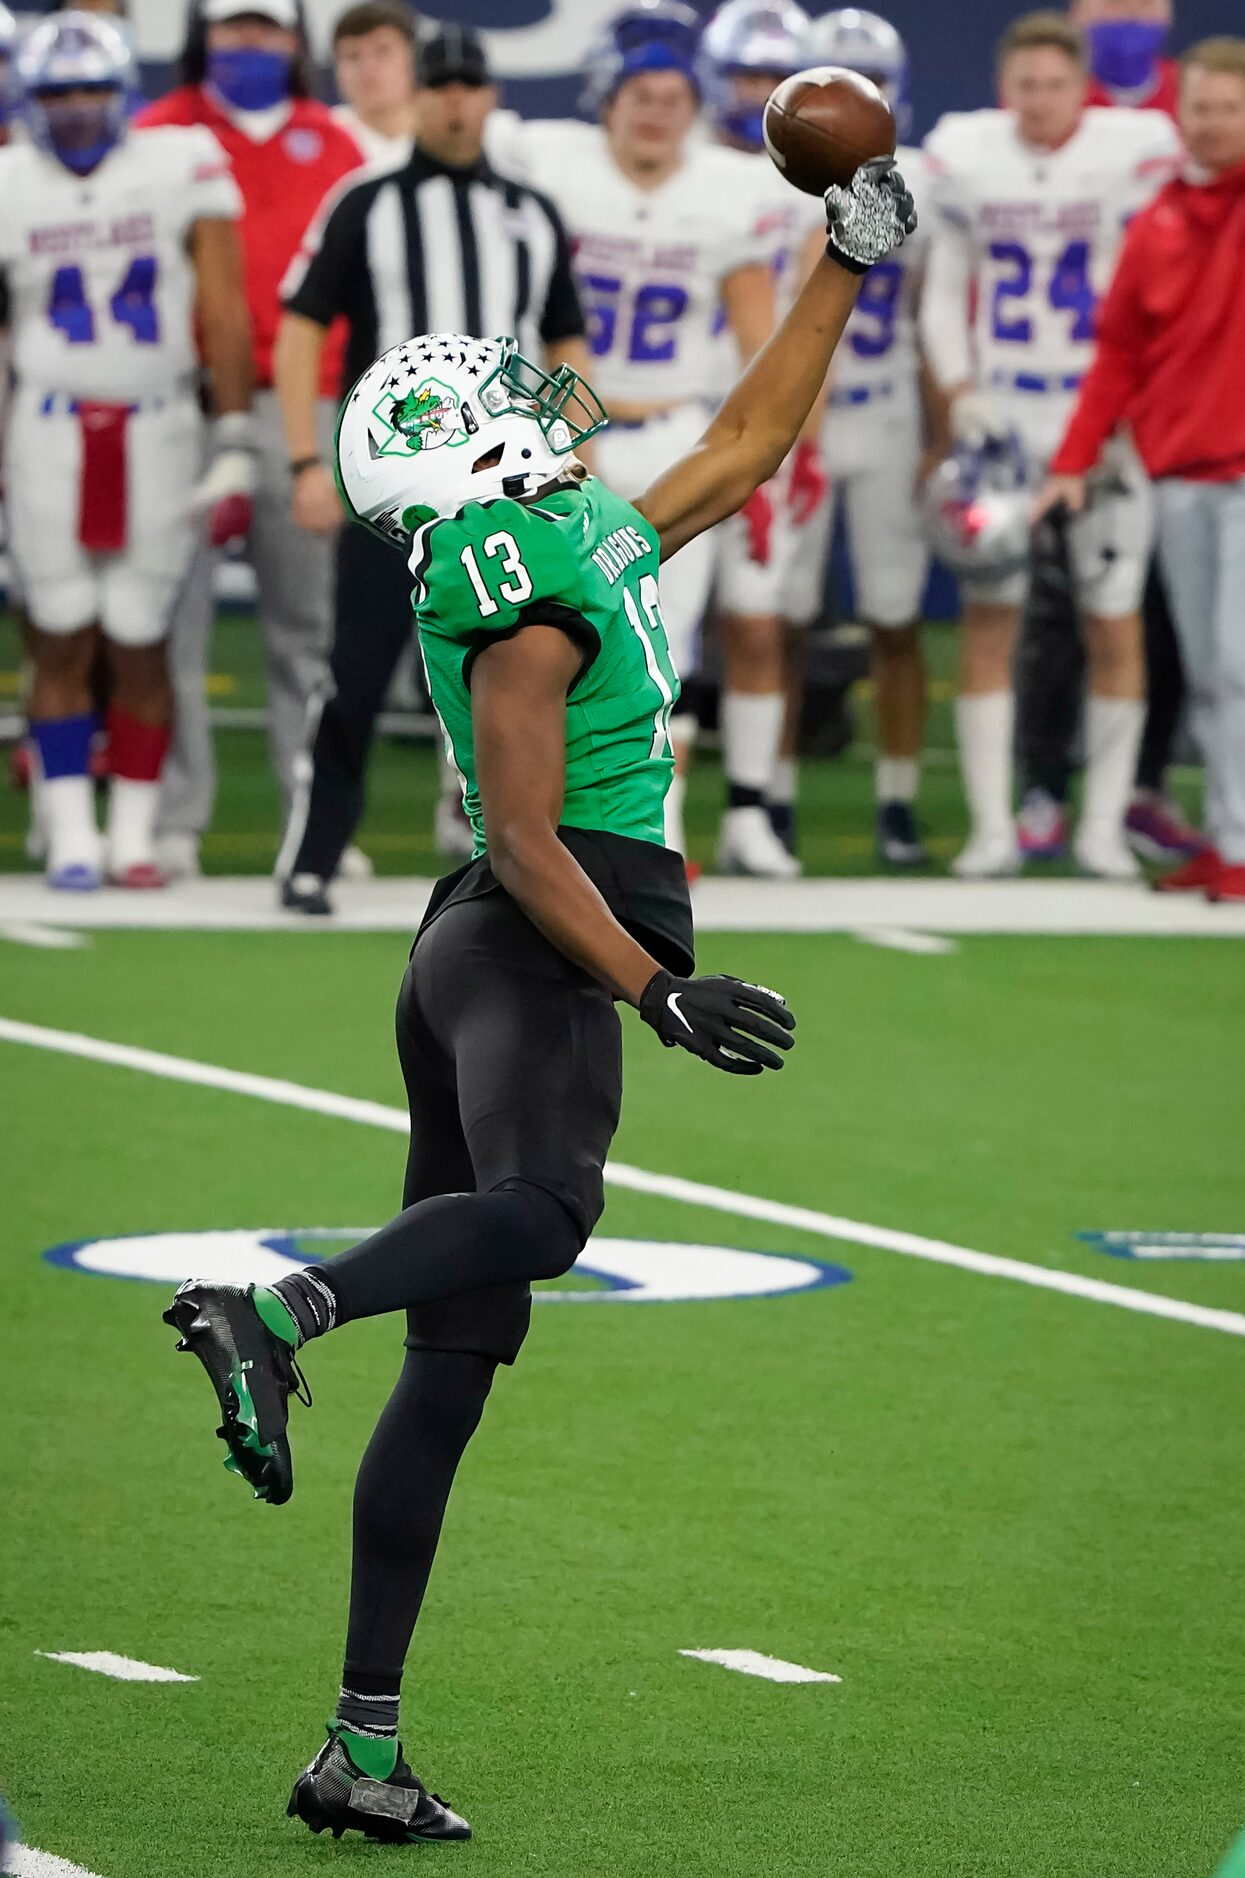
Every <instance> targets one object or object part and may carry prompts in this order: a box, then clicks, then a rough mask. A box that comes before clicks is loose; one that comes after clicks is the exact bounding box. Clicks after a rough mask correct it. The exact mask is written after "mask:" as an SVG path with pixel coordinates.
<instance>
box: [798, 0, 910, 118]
mask: <svg viewBox="0 0 1245 1878" xmlns="http://www.w3.org/2000/svg"><path fill="white" fill-rule="evenodd" d="M804 51H805V54H806V57H807V62H808V64H809V65H845V66H846V67H847V69H848V71H849V72H859V73H861V75H862V76H863V77H865V78H871V79H872V80H873V82H874V84H875V85H876V86H877V88H878V90H879V91H880V92H881V94H882V96H883V97H884V98H885V99H886V102H887V104H889V105H890V108H891V110H892V111H893V112H894V113H895V123H896V125H897V126H898V129H899V140H900V142H901V143H904V142H906V141H907V139H908V137H909V135H910V134H911V130H912V102H911V90H910V71H909V66H908V50H907V47H906V46H905V45H904V42H903V40H902V38H901V37H900V35H899V33H898V31H897V30H896V28H895V27H893V26H892V25H891V23H890V21H889V20H884V19H883V18H882V16H881V14H880V13H868V12H866V11H865V10H864V9H863V8H862V7H839V8H838V9H837V10H836V11H835V12H833V13H823V14H822V16H821V18H820V19H816V20H814V21H813V24H812V29H811V31H810V32H809V35H808V39H807V41H806V43H805V47H804Z"/></svg>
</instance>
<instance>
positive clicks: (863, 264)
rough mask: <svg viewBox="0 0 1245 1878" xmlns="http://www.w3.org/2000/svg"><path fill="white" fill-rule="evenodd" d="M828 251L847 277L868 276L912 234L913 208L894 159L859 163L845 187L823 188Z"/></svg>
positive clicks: (910, 194)
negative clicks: (846, 273)
mask: <svg viewBox="0 0 1245 1878" xmlns="http://www.w3.org/2000/svg"><path fill="white" fill-rule="evenodd" d="M825 202H826V233H827V235H828V237H829V239H828V240H827V242H826V253H827V254H828V255H829V256H830V259H831V260H832V261H837V262H838V264H839V266H840V267H845V268H847V270H848V272H849V273H851V274H867V273H868V271H869V269H870V268H871V267H873V266H874V265H875V264H876V263H877V262H878V261H884V260H885V259H886V257H887V255H888V254H893V253H894V252H895V249H896V248H899V247H902V246H903V244H904V242H905V241H906V240H907V239H908V236H909V235H912V234H915V232H916V204H915V202H914V201H913V200H912V192H911V190H910V189H909V188H908V185H907V183H905V181H904V179H903V177H902V176H901V175H900V173H899V171H898V170H897V169H896V167H895V162H894V159H893V158H892V157H874V158H873V160H872V162H869V163H862V164H861V166H860V168H859V169H858V170H857V171H856V174H855V175H854V176H853V177H852V180H851V183H850V184H849V185H848V187H847V188H841V187H840V186H839V185H838V184H837V183H836V184H835V186H834V188H832V189H827V191H826V196H825Z"/></svg>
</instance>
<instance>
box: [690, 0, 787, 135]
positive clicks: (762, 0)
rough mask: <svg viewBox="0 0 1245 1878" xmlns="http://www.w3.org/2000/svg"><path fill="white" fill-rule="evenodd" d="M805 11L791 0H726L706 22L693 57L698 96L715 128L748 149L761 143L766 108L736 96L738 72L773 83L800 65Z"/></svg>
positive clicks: (785, 76)
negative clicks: (767, 78) (768, 77)
mask: <svg viewBox="0 0 1245 1878" xmlns="http://www.w3.org/2000/svg"><path fill="white" fill-rule="evenodd" d="M808 28H809V19H808V14H807V13H805V12H804V10H803V9H802V8H801V7H798V6H796V5H795V0H725V5H723V6H720V7H719V8H718V10H717V12H716V13H715V14H714V15H713V18H712V19H711V20H710V21H709V24H708V25H707V26H706V28H705V31H704V37H703V38H702V39H701V42H700V50H699V52H698V53H697V55H696V70H697V73H698V75H699V77H700V89H701V95H702V96H703V98H704V101H705V109H706V111H707V112H708V115H709V121H710V123H711V124H712V125H713V127H714V129H715V130H717V131H720V132H722V133H724V134H725V135H727V136H730V137H735V138H738V140H739V141H740V143H743V144H746V145H748V147H749V148H750V149H754V150H760V149H762V148H763V147H764V143H765V135H764V128H763V127H764V120H765V107H764V106H763V105H761V104H746V103H743V102H741V101H740V100H739V99H738V98H737V97H736V96H735V83H734V81H735V79H736V78H737V77H739V76H740V75H750V74H753V73H765V74H767V75H771V74H772V76H773V78H774V80H775V82H777V80H778V79H780V78H789V77H790V76H791V75H792V74H793V73H795V72H798V71H799V70H800V68H801V67H802V66H804V65H807V64H809V63H810V61H809V60H808V59H807V58H806V57H805V39H806V36H807V33H808Z"/></svg>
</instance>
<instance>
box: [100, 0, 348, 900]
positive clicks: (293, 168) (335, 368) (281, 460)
mask: <svg viewBox="0 0 1245 1878" xmlns="http://www.w3.org/2000/svg"><path fill="white" fill-rule="evenodd" d="M182 71H183V77H184V78H185V80H186V82H185V83H184V84H182V85H181V86H180V87H179V88H178V89H177V90H176V91H173V92H170V94H169V95H168V97H166V98H161V99H160V100H159V102H158V103H156V104H152V105H149V106H148V107H147V108H146V110H144V111H143V112H141V113H140V115H139V117H138V119H137V123H138V125H139V127H140V128H141V127H142V126H145V125H149V124H206V125H207V126H208V128H209V129H210V130H211V131H212V133H213V134H214V136H215V137H216V140H217V142H218V143H219V144H221V145H222V147H223V148H224V150H225V152H226V154H227V156H228V157H229V161H230V163H231V165H232V168H233V173H234V176H235V178H236V180H237V183H238V187H239V189H240V190H241V192H242V205H243V214H242V226H241V233H242V247H243V254H244V258H245V263H246V288H247V300H248V303H249V306H250V312H251V327H252V333H253V337H254V347H255V386H256V397H255V431H256V434H255V444H256V451H257V467H258V486H257V488H256V492H255V500H254V517H253V522H252V526H251V531H250V536H249V540H248V557H249V559H250V561H251V565H252V566H253V568H254V570H255V579H256V583H257V586H258V588H259V613H260V621H261V624H262V627H263V634H264V655H265V664H266V667H267V678H268V743H269V750H270V752H271V757H272V763H273V768H274V769H275V771H276V773H277V778H278V780H279V782H280V784H281V788H282V792H283V794H284V795H285V797H286V800H287V803H288V800H289V797H290V793H291V790H292V787H293V780H294V770H295V766H296V763H297V761H298V758H299V755H300V752H301V750H302V747H303V741H304V735H305V730H306V725H307V721H308V711H309V707H310V705H311V702H312V700H313V698H314V697H316V696H317V695H318V694H320V693H321V692H322V691H323V689H324V686H325V683H326V680H327V656H328V645H329V638H330V631H331V617H332V580H333V572H332V544H331V542H329V541H328V540H318V539H316V538H315V537H314V536H311V535H308V534H305V533H304V532H303V530H302V529H300V528H298V527H296V526H295V524H294V522H293V520H292V519H291V516H290V472H289V465H288V463H287V461H286V450H285V439H284V434H283V431H282V427H281V417H280V412H279V411H278V409H277V401H276V394H275V393H274V392H273V390H272V348H273V342H274V340H275V338H276V332H277V323H278V321H279V319H280V317H281V303H280V300H279V298H278V289H279V287H280V284H281V279H282V276H283V275H284V273H285V270H286V268H287V267H288V266H289V263H290V261H291V259H292V257H293V255H294V254H295V252H296V251H297V248H298V245H299V242H300V241H301V240H302V236H303V231H304V229H305V228H306V227H307V225H308V223H309V222H310V221H311V219H312V217H313V216H314V215H315V213H316V210H317V209H318V208H319V206H320V203H321V202H322V201H323V199H324V197H325V195H326V194H327V193H328V191H329V190H330V189H332V188H333V187H334V186H335V185H336V184H337V183H338V182H340V181H341V178H342V177H343V176H345V175H346V174H347V173H348V172H349V171H350V170H353V169H356V168H358V167H359V165H360V164H361V163H362V161H363V154H362V151H361V150H360V149H359V146H358V144H357V143H356V142H355V140H354V138H353V137H352V136H351V135H350V133H349V132H348V131H347V130H346V129H345V128H344V127H343V126H342V125H340V124H338V123H337V122H336V121H335V119H334V118H333V115H332V113H331V112H330V111H329V110H328V109H327V108H326V107H325V106H324V105H322V104H320V103H318V102H317V101H316V100H315V99H314V98H312V97H310V96H308V92H309V88H310V65H309V60H308V56H307V46H306V39H305V35H304V33H303V27H302V19H301V14H300V11H299V6H298V0H200V4H199V5H198V7H197V9H196V10H195V12H194V13H193V14H192V20H191V27H190V34H189V38H188V40H187V45H186V52H185V55H184V57H183V60H182ZM340 377H341V348H340V344H339V343H331V344H330V345H329V346H328V347H326V350H325V356H324V360H323V368H322V373H321V381H320V392H321V398H320V412H319V418H320V430H321V441H322V447H323V448H324V449H325V450H326V451H327V449H328V447H329V444H330V442H331V439H332V429H333V420H334V418H335V415H336V403H337V398H338V396H339V395H340V389H341V387H340ZM210 617H211V593H210V570H208V569H206V568H200V569H199V570H197V578H196V579H195V580H193V581H192V583H191V586H190V588H189V589H188V590H187V593H186V595H185V597H184V601H183V604H182V607H181V608H180V611H179V617H178V618H177V620H176V622H175V624H174V629H173V639H172V661H173V670H174V683H175V686H176V691H177V724H178V728H177V738H176V743H175V745H174V751H173V756H172V758H171V760H170V765H169V768H168V770H167V771H166V786H165V794H164V802H163V805H162V811H161V820H160V827H161V835H162V841H161V844H160V856H161V860H162V862H163V864H164V866H165V868H166V871H168V872H170V873H173V874H177V873H193V872H194V871H196V865H197V847H198V836H199V834H200V833H201V831H202V830H203V829H204V828H205V827H206V826H207V822H208V820H209V817H210V815H211V808H212V796H213V788H214V776H213V767H212V754H211V741H210V735H209V731H208V724H207V710H206V706H205V704H204V702H203V673H204V667H205V663H206V658H207V640H208V635H209V627H210Z"/></svg>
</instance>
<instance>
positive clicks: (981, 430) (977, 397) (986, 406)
mask: <svg viewBox="0 0 1245 1878" xmlns="http://www.w3.org/2000/svg"><path fill="white" fill-rule="evenodd" d="M1011 428H1012V427H1011V425H1010V424H1009V423H1008V421H1007V419H1006V417H1005V416H1004V415H1003V412H1002V410H1001V408H1000V406H999V402H998V399H997V398H996V397H995V396H994V395H993V393H992V392H989V391H975V390H973V391H962V392H961V393H960V395H959V397H958V398H956V399H955V401H954V403H953V404H952V406H951V435H952V436H953V437H954V438H955V441H956V442H957V443H966V444H967V445H968V446H969V448H970V449H971V450H980V449H981V447H982V445H983V444H987V443H989V442H990V441H991V439H992V438H993V439H1000V438H1003V437H1006V436H1007V435H1008V433H1009V432H1010V430H1011Z"/></svg>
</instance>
